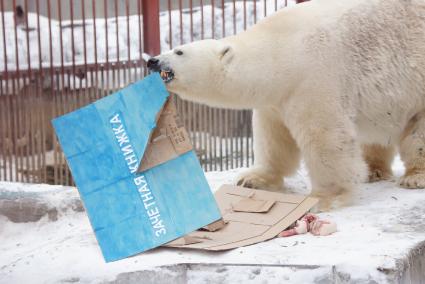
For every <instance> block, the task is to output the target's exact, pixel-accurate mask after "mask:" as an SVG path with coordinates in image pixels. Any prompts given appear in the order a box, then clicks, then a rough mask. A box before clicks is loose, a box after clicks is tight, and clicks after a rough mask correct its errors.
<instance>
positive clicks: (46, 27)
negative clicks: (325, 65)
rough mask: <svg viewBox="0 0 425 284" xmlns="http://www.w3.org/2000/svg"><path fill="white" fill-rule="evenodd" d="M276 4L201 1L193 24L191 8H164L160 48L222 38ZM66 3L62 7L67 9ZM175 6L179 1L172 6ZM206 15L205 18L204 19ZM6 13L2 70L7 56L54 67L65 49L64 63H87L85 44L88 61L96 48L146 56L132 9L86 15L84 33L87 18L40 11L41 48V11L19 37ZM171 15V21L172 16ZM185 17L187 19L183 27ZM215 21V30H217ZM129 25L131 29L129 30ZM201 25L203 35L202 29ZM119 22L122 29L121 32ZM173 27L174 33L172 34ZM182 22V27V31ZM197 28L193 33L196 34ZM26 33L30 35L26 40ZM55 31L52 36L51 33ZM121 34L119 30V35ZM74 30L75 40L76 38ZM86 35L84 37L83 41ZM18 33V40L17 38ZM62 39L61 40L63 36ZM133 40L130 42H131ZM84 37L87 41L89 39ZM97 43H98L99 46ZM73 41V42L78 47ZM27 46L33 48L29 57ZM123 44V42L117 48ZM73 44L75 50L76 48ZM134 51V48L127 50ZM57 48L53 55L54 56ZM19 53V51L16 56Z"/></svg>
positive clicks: (10, 63)
mask: <svg viewBox="0 0 425 284" xmlns="http://www.w3.org/2000/svg"><path fill="white" fill-rule="evenodd" d="M278 2H279V3H278V4H277V6H275V1H274V0H267V1H266V2H265V3H266V6H265V5H264V1H257V2H256V15H257V16H256V17H254V3H253V2H251V1H247V2H246V10H245V6H244V2H243V1H236V2H235V10H234V9H233V3H227V4H226V5H225V7H224V9H222V8H221V7H214V15H213V12H212V10H213V9H212V6H210V5H205V6H204V7H203V10H201V8H199V7H194V8H193V10H192V25H191V20H190V18H191V13H190V12H191V11H190V10H189V9H183V10H182V13H180V11H179V10H172V11H171V12H170V14H169V13H168V12H161V13H160V31H161V35H160V40H161V51H162V52H164V51H167V50H169V49H170V45H171V44H172V45H173V46H175V45H180V44H184V43H188V42H190V41H192V40H200V39H202V38H205V39H207V38H221V37H223V36H226V35H231V34H233V33H234V32H236V33H237V32H240V31H242V30H243V29H244V21H245V20H246V25H247V27H249V26H251V25H253V24H254V22H255V20H257V21H258V20H260V19H261V18H263V17H264V15H265V14H268V15H270V14H271V13H272V12H274V11H275V9H276V8H277V9H280V8H282V7H283V6H284V1H278ZM294 4H295V3H294V1H289V4H288V5H289V6H292V5H294ZM65 8H66V6H64V7H63V9H65ZM173 8H176V7H173ZM223 11H224V23H225V24H224V25H225V33H224V34H223V32H222V30H223ZM202 15H203V19H204V22H203V24H202V21H201V19H202ZM2 16H4V23H5V26H4V30H5V35H3V23H2V21H0V38H2V39H3V36H5V45H3V41H2V43H1V46H2V48H5V50H6V58H7V60H5V56H4V53H3V52H0V71H4V70H5V62H7V69H8V70H9V71H11V70H16V66H17V64H16V61H17V60H18V63H19V65H18V66H19V69H20V70H25V69H27V68H28V62H30V64H31V68H33V69H37V68H39V67H40V58H39V57H40V55H41V66H43V67H50V64H51V63H52V65H53V66H61V62H62V58H61V54H63V65H64V66H71V64H72V62H73V61H74V62H75V63H76V64H84V56H85V54H84V47H86V50H87V52H86V56H87V63H94V62H95V52H97V62H99V63H101V62H106V57H107V56H108V61H109V62H114V61H117V60H118V57H119V59H120V60H121V61H122V60H128V59H130V60H138V59H140V58H142V54H140V46H139V30H140V25H139V23H141V22H142V21H143V20H142V19H141V18H140V19H139V16H138V15H131V16H130V17H129V19H128V26H127V17H118V18H117V19H116V18H115V17H111V18H107V19H106V20H105V19H100V18H99V19H96V20H93V19H86V21H85V34H84V29H83V26H84V25H83V21H82V20H74V21H73V25H74V28H73V29H71V21H62V22H59V21H56V20H50V21H49V19H48V18H47V17H44V16H40V17H39V20H40V25H39V27H40V43H41V49H39V45H38V24H37V20H38V17H37V15H36V14H34V13H28V30H29V32H27V29H26V24H25V23H24V24H19V25H17V27H16V37H15V23H14V16H13V13H12V12H4V13H2ZM170 16H171V23H170V21H169V17H170ZM180 17H181V21H182V23H183V25H182V27H180ZM234 17H235V18H236V22H235V23H236V25H235V26H234V25H233V18H234ZM213 23H214V33H213V28H212V26H213ZM94 24H96V33H95V32H94V26H95V25H94ZM127 27H128V30H129V33H127ZM202 27H203V29H204V35H202ZM117 28H118V33H117ZM170 28H171V34H172V36H171V39H170V36H169V35H170ZM181 28H182V31H183V33H182V34H181V33H180V30H181ZM191 31H193V36H191ZM27 34H28V37H29V40H28V42H27ZM50 34H51V36H50ZM117 34H118V36H117ZM72 35H74V41H73V40H72ZM84 35H85V39H86V40H85V41H84ZM106 35H107V36H108V46H106ZM50 38H51V41H52V48H51V49H50V45H49V42H50ZM15 39H16V40H15ZM61 40H62V42H61ZM128 42H129V43H130V44H129V45H128ZM84 43H85V44H84ZM95 43H96V49H95ZM73 45H74V47H73ZM28 46H29V47H30V53H29V58H28ZM117 46H119V48H117ZM73 50H74V52H73ZM129 51H130V54H129V53H128V52H129ZM50 53H52V58H51V56H50ZM16 56H17V57H16Z"/></svg>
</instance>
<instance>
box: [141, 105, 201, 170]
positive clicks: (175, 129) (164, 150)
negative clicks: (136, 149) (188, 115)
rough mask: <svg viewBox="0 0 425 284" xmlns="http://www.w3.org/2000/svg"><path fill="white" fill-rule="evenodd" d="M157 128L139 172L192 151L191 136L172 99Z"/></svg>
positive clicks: (158, 121) (160, 115)
mask: <svg viewBox="0 0 425 284" xmlns="http://www.w3.org/2000/svg"><path fill="white" fill-rule="evenodd" d="M156 124H157V126H156V128H155V129H154V131H153V132H152V134H151V137H150V139H149V144H148V146H147V147H146V151H145V153H144V155H143V158H142V161H141V162H140V165H139V169H138V172H142V171H145V170H147V169H150V168H153V167H155V166H158V165H160V164H162V163H165V162H167V161H169V160H171V159H174V158H177V157H178V156H180V155H181V154H184V153H186V152H189V151H191V150H192V148H193V147H192V144H191V142H190V138H189V134H188V133H187V131H186V129H185V128H184V126H183V124H182V123H181V121H180V119H179V117H178V115H177V110H176V107H175V106H174V103H173V102H172V99H168V100H167V102H166V103H165V105H164V107H163V109H162V110H161V112H160V114H159V117H158V120H157V123H156Z"/></svg>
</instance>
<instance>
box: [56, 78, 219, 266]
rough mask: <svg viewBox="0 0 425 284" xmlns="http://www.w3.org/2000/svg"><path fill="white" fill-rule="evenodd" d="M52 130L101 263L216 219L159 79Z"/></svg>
mask: <svg viewBox="0 0 425 284" xmlns="http://www.w3.org/2000/svg"><path fill="white" fill-rule="evenodd" d="M53 125H54V128H55V131H56V134H57V136H58V139H59V142H60V144H61V146H62V149H63V151H64V154H65V156H66V159H67V162H68V165H69V167H70V169H71V172H72V175H73V178H74V180H75V183H76V185H77V188H78V191H79V193H80V196H81V199H82V201H83V204H84V206H85V208H86V212H87V214H88V216H89V219H90V223H91V225H92V227H93V231H94V233H95V234H96V238H97V240H98V243H99V245H100V248H101V250H102V253H103V256H104V258H105V260H106V261H107V262H109V261H114V260H118V259H122V258H125V257H128V256H131V255H134V254H137V253H140V252H143V251H146V250H148V249H152V248H155V247H158V246H160V245H163V244H165V243H168V242H170V241H172V240H174V239H176V238H179V237H181V236H184V235H186V234H188V233H190V232H193V231H194V230H197V229H199V228H201V227H203V226H205V225H208V224H210V223H211V222H214V221H216V220H219V219H220V218H221V216H220V212H219V209H218V207H217V204H216V202H215V200H214V197H213V195H212V192H211V190H210V188H209V185H208V182H207V180H206V179H205V175H204V172H203V171H202V168H201V166H200V164H199V161H198V159H197V157H196V153H195V151H194V150H193V149H192V145H191V143H190V139H189V136H188V134H187V132H186V130H185V129H184V127H183V125H182V124H181V123H180V122H179V119H178V118H177V114H176V109H175V107H174V106H173V104H172V102H171V100H170V98H169V94H168V92H167V90H166V88H165V85H164V83H163V81H162V79H161V78H160V76H159V75H158V74H153V75H150V76H148V77H146V78H144V79H143V80H141V81H139V82H136V83H134V84H131V85H129V86H128V87H126V88H124V89H122V90H120V91H119V92H117V93H115V94H112V95H110V96H107V97H105V98H103V99H100V100H98V101H96V102H94V103H92V104H89V105H87V106H85V107H83V108H81V109H78V110H76V111H74V112H71V113H68V114H66V115H64V116H61V117H59V118H56V119H55V120H54V121H53Z"/></svg>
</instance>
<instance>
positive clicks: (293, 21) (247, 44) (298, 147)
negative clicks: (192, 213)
mask: <svg viewBox="0 0 425 284" xmlns="http://www.w3.org/2000/svg"><path fill="white" fill-rule="evenodd" d="M424 39H425V1H424V0H409V1H408V0H357V1H353V0H316V1H312V2H307V3H304V4H300V5H296V6H295V7H292V8H286V9H283V10H281V11H279V12H277V13H275V14H274V15H272V16H270V17H268V18H266V19H264V20H263V21H261V22H259V23H258V24H257V25H255V26H254V27H252V28H250V29H249V30H247V31H245V32H242V33H240V34H238V35H236V36H230V37H227V38H224V39H221V40H204V41H199V42H194V43H191V44H188V45H184V46H181V47H178V48H175V49H174V50H172V51H170V52H167V53H165V54H162V55H160V56H157V57H154V58H151V60H150V61H149V62H148V67H149V68H150V69H151V70H152V71H158V72H161V76H162V78H163V79H164V81H165V82H166V83H167V88H168V89H169V91H171V92H173V93H176V94H178V95H180V96H181V97H182V98H184V99H188V100H192V101H196V102H199V103H205V104H208V105H211V106H217V107H226V108H234V109H253V110H254V115H253V125H254V153H255V162H254V166H253V167H252V169H250V170H249V171H248V172H246V173H245V174H244V175H243V176H241V177H240V180H239V182H238V183H239V184H240V185H245V186H248V187H253V188H268V189H270V190H276V189H279V188H281V187H282V185H283V177H286V176H289V175H291V174H293V173H294V171H295V170H296V169H297V167H298V166H299V161H300V158H301V156H302V157H303V158H304V160H305V163H306V165H307V168H308V170H309V174H310V178H311V181H312V194H313V195H315V196H318V197H320V198H321V201H322V206H323V207H324V208H326V207H327V206H329V205H330V203H331V202H332V201H335V200H337V201H341V202H345V203H346V202H348V201H349V200H350V199H349V198H347V196H349V193H350V191H351V189H352V188H354V187H355V185H356V184H357V183H358V182H360V181H362V180H364V178H365V177H366V176H367V170H368V171H369V180H371V181H376V180H380V179H385V178H388V177H389V176H391V174H392V173H391V161H392V159H393V157H394V154H395V149H396V148H397V147H399V150H400V154H401V157H402V159H403V161H404V163H405V166H406V174H405V175H404V176H403V177H402V178H401V181H400V184H401V185H402V186H403V187H407V188H424V187H425V111H424V110H425V41H424ZM337 203H338V202H337Z"/></svg>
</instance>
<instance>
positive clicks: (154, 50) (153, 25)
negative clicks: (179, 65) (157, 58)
mask: <svg viewBox="0 0 425 284" xmlns="http://www.w3.org/2000/svg"><path fill="white" fill-rule="evenodd" d="M142 11H143V47H144V52H146V53H148V54H149V55H158V54H159V53H161V44H160V34H159V32H160V31H159V0H142Z"/></svg>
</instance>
